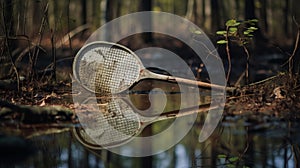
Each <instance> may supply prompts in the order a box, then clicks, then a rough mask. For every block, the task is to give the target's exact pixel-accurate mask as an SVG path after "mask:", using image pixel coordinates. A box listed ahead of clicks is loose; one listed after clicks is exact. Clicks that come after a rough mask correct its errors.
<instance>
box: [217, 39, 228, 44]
mask: <svg viewBox="0 0 300 168" xmlns="http://www.w3.org/2000/svg"><path fill="white" fill-rule="evenodd" d="M226 43H227V41H226V40H219V41H217V44H226Z"/></svg>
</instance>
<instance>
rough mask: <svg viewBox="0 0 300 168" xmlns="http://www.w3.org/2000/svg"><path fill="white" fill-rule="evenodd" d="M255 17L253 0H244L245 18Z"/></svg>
mask: <svg viewBox="0 0 300 168" xmlns="http://www.w3.org/2000/svg"><path fill="white" fill-rule="evenodd" d="M255 18H256V17H255V6H254V0H245V20H249V19H255Z"/></svg>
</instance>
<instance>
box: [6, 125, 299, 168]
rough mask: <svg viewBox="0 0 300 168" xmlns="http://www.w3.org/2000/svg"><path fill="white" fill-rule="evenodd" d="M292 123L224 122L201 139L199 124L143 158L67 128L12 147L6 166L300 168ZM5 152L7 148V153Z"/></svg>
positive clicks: (296, 127)
mask: <svg viewBox="0 0 300 168" xmlns="http://www.w3.org/2000/svg"><path fill="white" fill-rule="evenodd" d="M289 124H290V125H286V124H283V123H282V124H279V125H278V126H276V127H273V128H269V129H268V130H257V131H254V130H252V131H249V127H247V126H238V124H237V125H234V124H223V125H220V126H219V127H218V128H217V129H216V130H215V132H214V134H213V135H212V136H211V137H210V138H209V139H208V140H206V141H205V142H203V143H199V142H198V141H197V138H198V134H199V131H200V129H201V128H200V127H199V125H201V124H200V123H196V124H195V125H194V127H193V129H192V130H191V131H190V132H189V133H188V134H187V136H185V137H184V139H182V140H181V141H180V142H179V143H178V144H177V145H175V146H174V147H172V148H171V149H169V150H167V151H164V152H162V153H159V154H157V155H154V156H151V157H141V158H140V157H124V156H120V155H117V154H114V153H111V152H109V151H107V150H91V149H88V148H86V147H85V146H83V145H82V144H80V143H78V141H77V140H76V138H74V136H73V135H72V133H71V132H70V131H66V132H63V133H57V134H50V135H43V136H37V137H33V138H31V139H29V140H27V141H26V144H27V147H28V148H30V150H28V148H27V147H26V146H25V147H23V146H21V147H19V148H18V146H14V147H11V149H9V150H15V155H11V156H10V157H9V158H7V157H5V159H4V158H3V156H2V159H1V167H26V168H27V167H62V168H63V167H78V168H79V167H80V168H81V167H91V168H92V167H95V168H96V167H99V168H102V167H103V168H105V167H178V168H185V167H226V165H227V167H230V166H231V167H232V166H233V167H242V166H248V167H296V165H297V164H298V163H297V162H298V159H299V158H298V157H299V153H298V152H299V148H298V145H299V143H300V142H299V139H300V134H299V133H298V131H297V130H299V125H298V124H294V123H289ZM24 150H25V151H26V152H24ZM5 152H7V153H10V152H9V151H5ZM5 152H4V151H3V148H2V151H1V154H3V153H5ZM20 155H21V156H20Z"/></svg>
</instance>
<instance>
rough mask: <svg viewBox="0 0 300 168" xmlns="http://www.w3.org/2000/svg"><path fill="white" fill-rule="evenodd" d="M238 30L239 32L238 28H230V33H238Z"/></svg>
mask: <svg viewBox="0 0 300 168" xmlns="http://www.w3.org/2000/svg"><path fill="white" fill-rule="evenodd" d="M237 30H238V29H237V28H236V27H230V28H229V32H230V33H235V32H237Z"/></svg>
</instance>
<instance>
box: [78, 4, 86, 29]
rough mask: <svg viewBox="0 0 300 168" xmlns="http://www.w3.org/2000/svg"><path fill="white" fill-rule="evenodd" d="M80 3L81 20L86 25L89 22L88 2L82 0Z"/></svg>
mask: <svg viewBox="0 0 300 168" xmlns="http://www.w3.org/2000/svg"><path fill="white" fill-rule="evenodd" d="M80 4H81V22H82V24H83V25H84V24H86V23H87V2H86V1H85V0H81V1H80Z"/></svg>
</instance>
